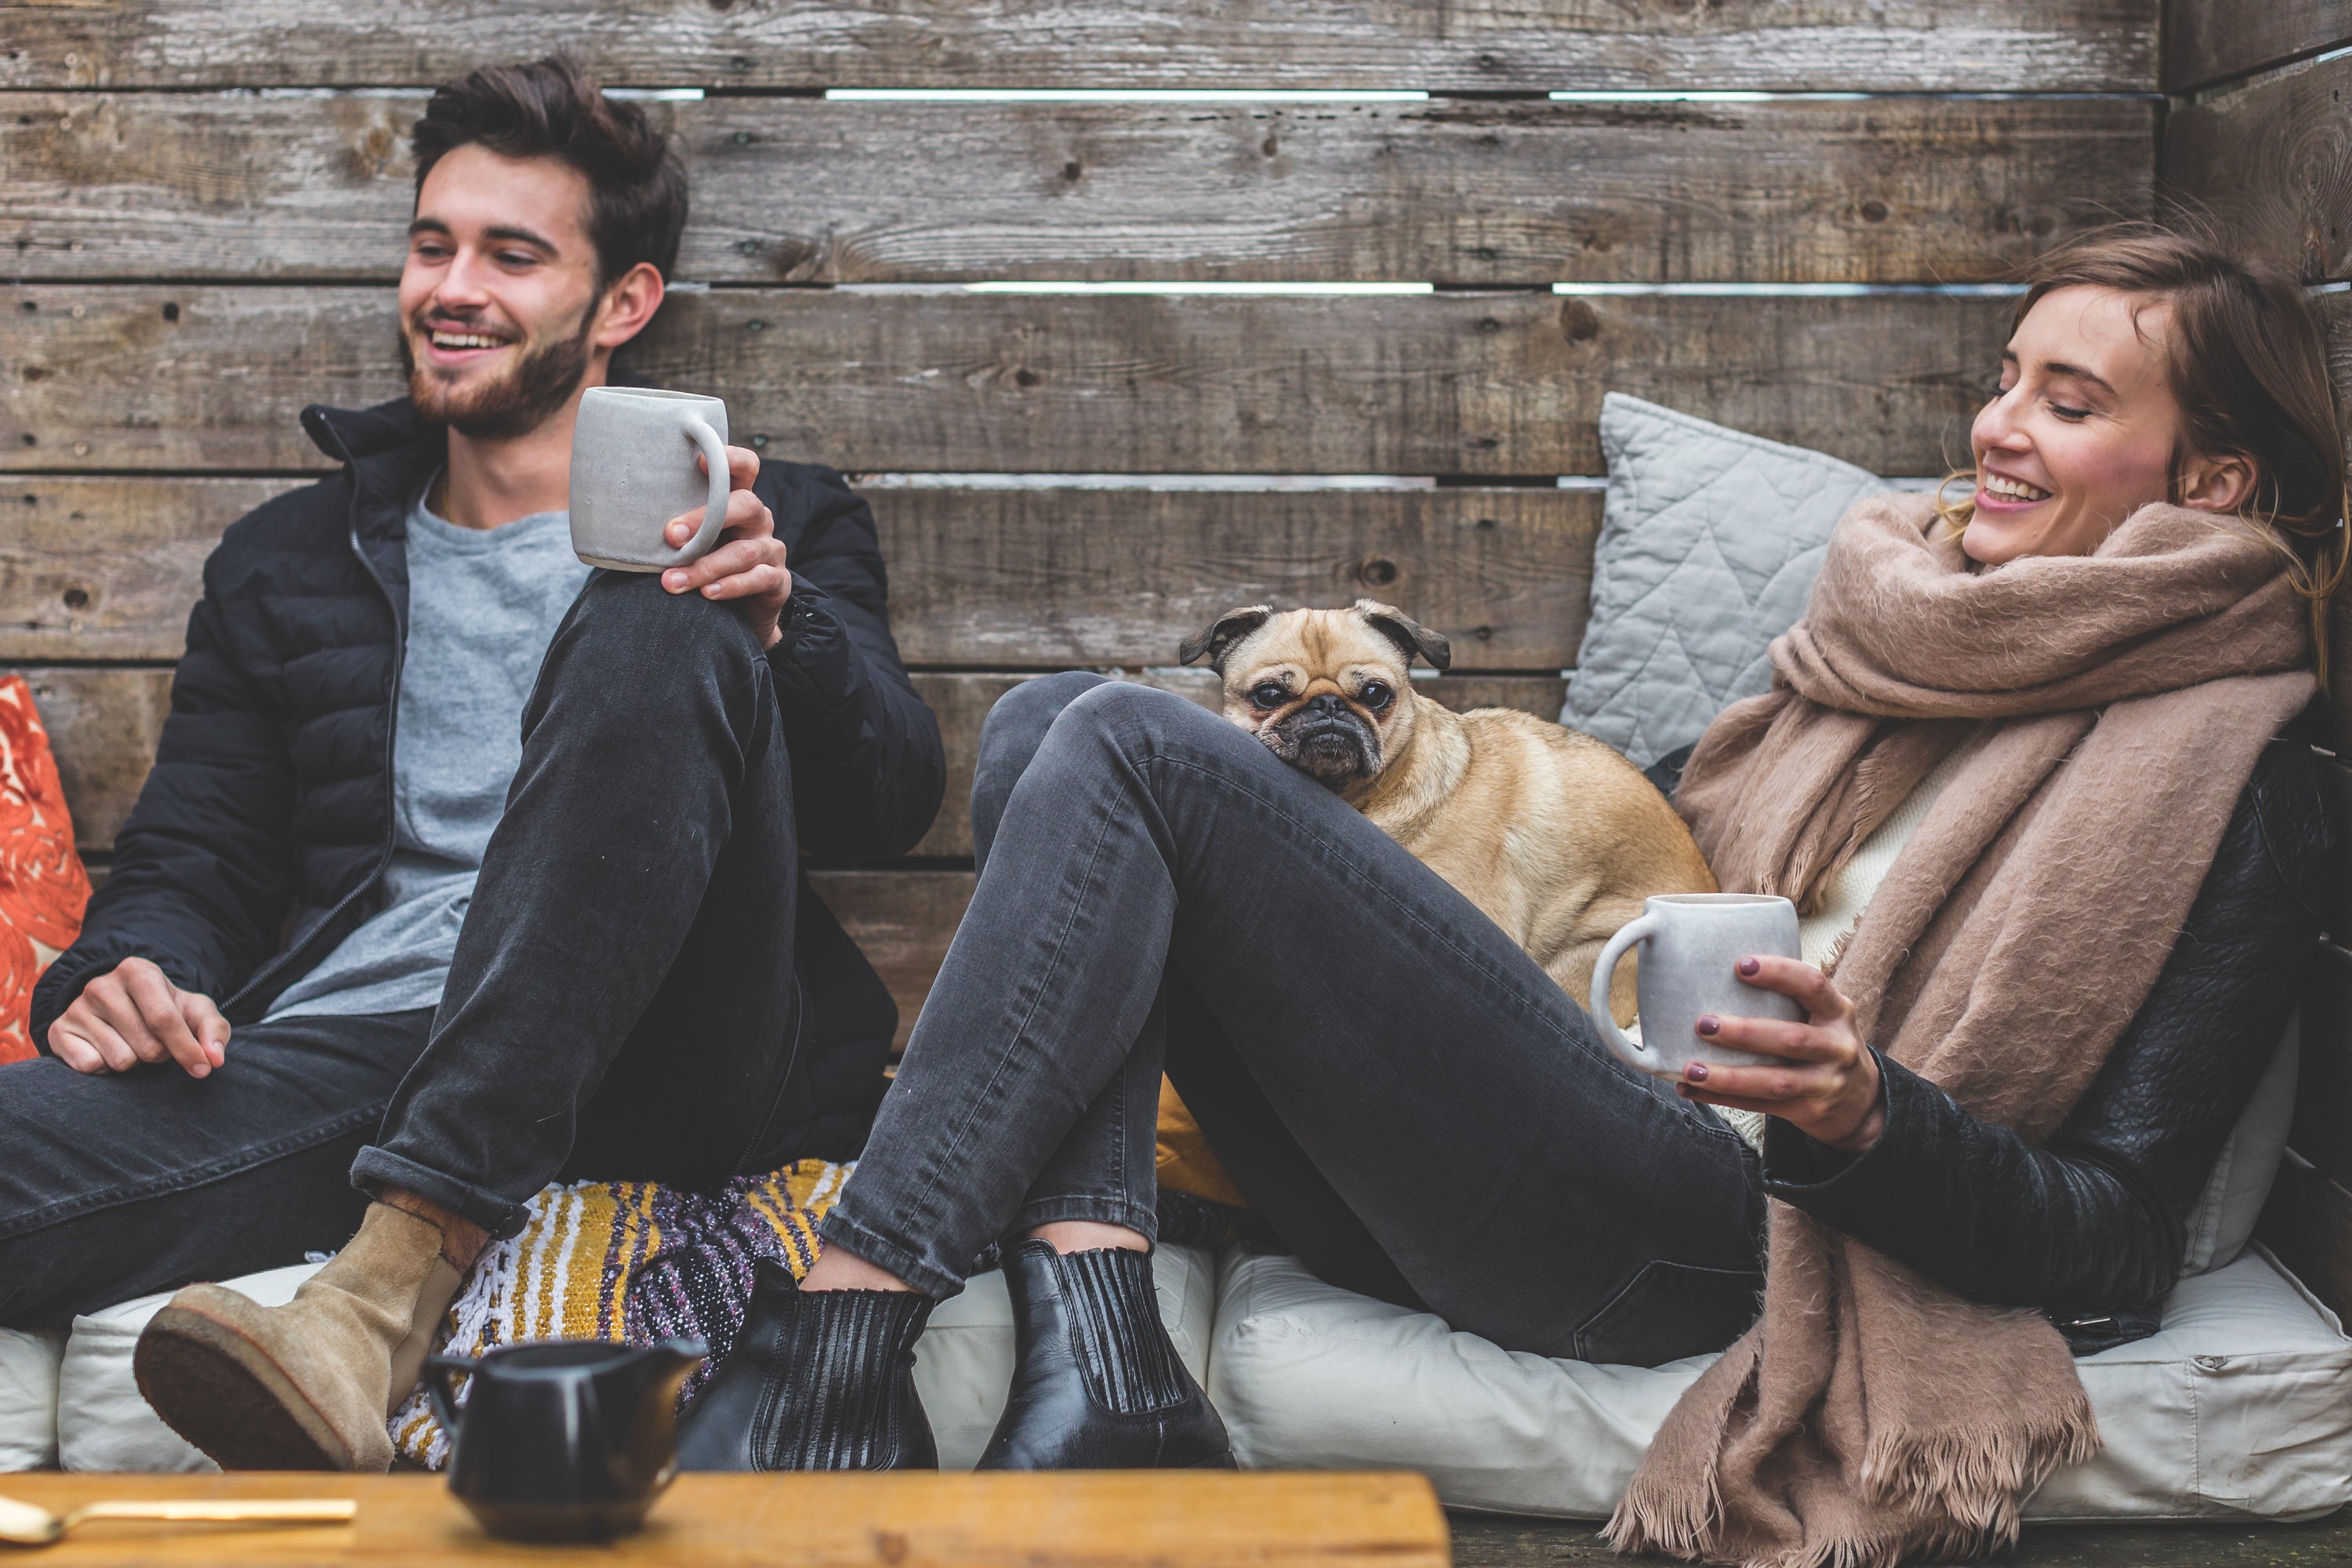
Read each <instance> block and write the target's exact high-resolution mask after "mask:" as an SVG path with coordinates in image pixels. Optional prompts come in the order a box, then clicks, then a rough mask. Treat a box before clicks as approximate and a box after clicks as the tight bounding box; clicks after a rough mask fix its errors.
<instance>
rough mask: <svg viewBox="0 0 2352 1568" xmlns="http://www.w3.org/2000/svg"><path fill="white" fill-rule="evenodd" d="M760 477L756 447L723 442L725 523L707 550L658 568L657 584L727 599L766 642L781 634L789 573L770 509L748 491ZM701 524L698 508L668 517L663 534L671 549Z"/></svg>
mask: <svg viewBox="0 0 2352 1568" xmlns="http://www.w3.org/2000/svg"><path fill="white" fill-rule="evenodd" d="M695 461H696V462H698V463H700V462H701V461H702V460H701V459H700V458H696V459H695ZM703 466H704V467H705V468H708V467H709V465H707V464H704V465H703ZM759 477H760V455H759V454H758V453H757V452H754V451H751V450H750V449H749V448H747V447H728V448H727V478H728V482H729V483H730V484H731V485H732V486H733V487H734V489H733V490H732V491H731V492H730V494H729V495H728V497H727V524H726V526H725V527H724V528H722V529H721V530H719V542H718V543H717V544H716V545H715V546H713V547H712V549H711V551H710V553H709V554H708V555H705V556H702V557H701V558H700V559H698V560H695V561H690V562H688V563H687V564H685V565H683V566H673V567H671V568H670V569H669V570H668V571H667V572H665V573H663V574H662V586H663V587H665V588H667V589H668V590H669V591H670V592H671V593H673V594H685V593H691V592H693V591H694V590H696V589H700V590H701V591H702V596H703V597H704V598H706V599H719V600H722V601H725V602H727V603H730V604H732V605H734V606H735V607H736V609H737V610H739V611H740V612H741V613H742V616H743V618H744V619H745V620H746V621H749V622H750V623H751V631H752V633H753V635H754V636H756V637H759V639H760V646H761V647H762V648H771V647H775V646H776V638H777V637H779V636H780V635H782V634H780V633H779V632H778V631H777V630H776V622H777V620H778V619H779V618H780V617H781V616H782V615H783V613H784V601H785V600H787V599H789V598H791V597H792V596H793V574H791V573H790V572H788V571H786V570H785V569H784V545H783V542H782V540H780V539H778V538H777V537H776V519H775V514H774V513H772V512H771V511H770V510H768V507H767V503H766V502H764V501H762V500H761V499H760V498H759V497H758V496H755V495H753V494H752V493H751V482H752V481H753V480H754V479H758V478H759ZM701 526H702V512H701V510H700V509H697V510H693V511H690V512H688V513H686V514H685V515H684V516H683V517H674V518H672V519H670V521H669V526H668V527H667V528H665V529H664V530H663V531H662V537H663V538H664V539H667V541H668V542H669V545H670V548H671V549H673V550H675V549H677V547H678V546H679V545H682V544H684V543H685V542H687V541H688V540H689V539H692V538H693V537H694V534H695V531H696V530H697V529H698V528H700V527H701Z"/></svg>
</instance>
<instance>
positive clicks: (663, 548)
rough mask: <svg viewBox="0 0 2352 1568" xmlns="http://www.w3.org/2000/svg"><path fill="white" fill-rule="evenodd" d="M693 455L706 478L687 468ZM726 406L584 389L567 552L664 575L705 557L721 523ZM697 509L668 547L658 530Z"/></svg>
mask: <svg viewBox="0 0 2352 1568" xmlns="http://www.w3.org/2000/svg"><path fill="white" fill-rule="evenodd" d="M698 451H699V452H700V453H701V454H702V458H703V461H704V462H705V463H707V464H708V465H709V470H710V471H709V473H708V474H707V475H706V474H699V473H697V472H696V471H695V468H694V456H695V453H696V452H698ZM729 488H730V487H729V481H728V477H727V405H726V404H724V403H722V402H720V401H719V399H718V398H716V397H704V396H702V395H699V394H698V393H692V392H661V391H656V390H655V389H654V388H652V387H644V386H592V387H590V388H589V389H588V390H587V391H586V392H584V393H583V394H582V395H581V396H580V417H579V419H578V421H577V422H576V423H575V424H574V425H573V426H572V551H573V552H574V553H576V554H577V555H578V556H579V557H580V559H581V560H583V561H584V562H586V563H588V564H589V565H591V566H604V567H609V568H610V569H612V570H613V571H615V572H662V571H667V570H668V569H669V568H670V567H672V566H683V565H685V564H686V563H688V562H689V561H692V560H694V559H696V558H697V557H698V556H701V555H704V554H706V553H708V552H709V550H710V547H711V546H712V545H714V544H716V543H718V542H719V530H721V529H723V528H725V527H726V526H727V492H728V489H729ZM697 506H699V507H701V508H702V526H701V527H700V528H698V529H697V530H696V531H695V534H694V537H693V538H692V539H689V540H688V541H687V542H685V543H684V544H682V545H678V546H676V547H673V546H672V545H671V544H670V542H669V541H668V540H667V539H666V538H665V537H663V534H662V526H663V524H665V523H667V522H668V521H669V520H670V519H671V518H674V517H677V516H678V515H680V514H681V513H684V512H688V511H691V510H694V509H695V508H696V507H697Z"/></svg>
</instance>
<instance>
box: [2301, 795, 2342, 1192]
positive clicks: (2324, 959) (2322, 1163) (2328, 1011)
mask: <svg viewBox="0 0 2352 1568" xmlns="http://www.w3.org/2000/svg"><path fill="white" fill-rule="evenodd" d="M2337 798H2338V799H2339V800H2340V799H2341V795H2338V797H2337ZM2288 1142H2289V1143H2290V1144H2291V1145H2292V1146H2293V1147H2294V1151H2295V1152H2297V1153H2299V1154H2301V1155H2302V1156H2303V1157H2304V1158H2305V1159H2306V1160H2308V1161H2310V1162H2311V1163H2313V1164H2314V1165H2315V1166H2317V1167H2318V1168H2319V1169H2320V1171H2321V1172H2322V1173H2325V1174H2326V1175H2327V1176H2329V1177H2330V1178H2332V1179H2334V1180H2335V1181H2337V1182H2341V1183H2344V1184H2347V1185H2352V952H2347V951H2346V950H2345V949H2344V948H2343V947H2342V946H2340V945H2338V944H2337V943H2336V942H2326V943H2323V944H2322V945H2321V950H2320V956H2319V957H2318V958H2317V959H2315V960H2314V961H2313V963H2312V968H2311V978H2310V981H2309V982H2308V984H2306V985H2305V988H2304V993H2303V1050H2302V1069H2301V1075H2300V1079H2299V1080H2298V1082H2297V1083H2296V1086H2295V1097H2294V1132H2293V1133H2292V1135H2291V1136H2290V1137H2289V1139H2288Z"/></svg>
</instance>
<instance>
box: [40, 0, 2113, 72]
mask: <svg viewBox="0 0 2352 1568" xmlns="http://www.w3.org/2000/svg"><path fill="white" fill-rule="evenodd" d="M2157 12H2158V0H2068V3H2067V4H2064V5H2053V4H2051V3H2050V0H1723V3H1719V4H1710V5H1682V4H1656V5H1628V4H1625V3H1623V0H1532V3H1519V4H1493V3H1486V4H1478V5H1444V6H1432V5H1420V4H1415V3H1414V0H1285V3H1283V4H1280V5H1268V4H1250V5H1203V4H1194V5H1092V6H1089V7H1087V9H1086V10H1085V11H1084V12H1082V13H1074V12H1071V11H1067V10H1063V9H1057V8H1054V7H1040V6H1028V5H1003V4H1001V3H999V0H919V3H909V0H863V3H861V4H856V5H843V4H840V3H839V0H773V3H772V4H766V5H744V6H736V5H724V6H722V5H715V4H711V3H709V0H641V3H625V0H512V3H509V4H506V5H463V6H461V5H452V4H447V3H446V0H445V3H443V4H437V5H395V4H393V3H391V0H362V3H359V4H353V5H341V6H334V7H327V8H321V7H319V6H315V5H301V4H298V3H295V0H245V3H244V4H240V5H234V6H223V5H216V4H213V3H212V0H82V3H80V4H76V5H32V6H18V7H16V8H15V9H13V10H12V11H11V12H10V13H9V34H8V37H7V40H6V43H5V47H0V85H4V86H9V87H34V88H88V87H113V88H126V87H180V88H190V87H385V86H392V87H421V86H429V85H430V84H432V83H434V82H436V81H439V80H442V79H446V78H449V77H453V76H457V75H458V74H460V73H462V72H464V71H467V70H470V69H472V68H474V67H476V66H478V65H479V64H481V63H482V62H483V61H485V60H498V59H520V58H530V57H533V56H536V55H540V54H543V53H545V52H546V50H547V49H548V48H549V47H550V46H551V45H552V44H555V43H558V42H561V43H562V44H564V45H566V46H568V47H572V48H575V49H578V50H580V51H581V52H582V53H583V55H585V56H586V58H587V59H588V62H589V66H590V68H591V69H593V70H594V71H595V72H597V73H598V74H599V76H600V77H601V79H604V81H605V82H607V83H608V84H613V85H621V84H627V85H635V86H656V87H662V86H668V87H703V88H739V89H740V88H800V89H808V88H828V87H967V88H968V87H997V88H1012V87H1028V88H1039V87H1044V88H1070V87H1077V88H1137V87H1157V88H1173V87H1193V88H1207V87H1214V88H1244V89H1246V88H1357V89H1361V88H1381V89H1386V88H1428V89H1456V90H1459V89H1534V90H1538V91H1540V90H1543V89H1555V90H1557V89H1596V88H1597V89H1626V88H1653V87H1661V86H1665V87H1685V86H1688V85H1690V84H1692V83H1704V84H1706V85H1707V86H1709V87H1717V88H1761V89H1800V90H1802V89H1853V90H1864V89H1873V90H1885V91H1960V92H1986V91H2116V90H2120V91H2147V90H2150V89H2153V88H2154V87H2155V85H2156V77H2157V58H2156V54H2157Z"/></svg>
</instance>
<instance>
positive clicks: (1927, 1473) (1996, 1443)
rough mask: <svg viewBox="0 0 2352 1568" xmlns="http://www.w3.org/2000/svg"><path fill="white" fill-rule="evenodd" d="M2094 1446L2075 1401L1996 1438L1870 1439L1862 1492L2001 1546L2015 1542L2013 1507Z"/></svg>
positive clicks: (2095, 1434)
mask: <svg viewBox="0 0 2352 1568" xmlns="http://www.w3.org/2000/svg"><path fill="white" fill-rule="evenodd" d="M2099 1447H2100V1439H2099V1426H2098V1422H2097V1421H2096V1420H2095V1419H2094V1418H2093V1416H2092V1415H2091V1407H2090V1401H2089V1400H2088V1399H2087V1398H2084V1397H2083V1396H2081V1395H2080V1394H2077V1395H2076V1397H2075V1398H2074V1399H2073V1400H2069V1401H2068V1402H2067V1407H2066V1408H2063V1409H2061V1410H2059V1411H2057V1412H2055V1413H2054V1414H2053V1415H2050V1416H2049V1417H2048V1418H2046V1419H2042V1420H2038V1421H2033V1422H2031V1423H2028V1424H2027V1425H2025V1426H2018V1427H2009V1428H2005V1429H2003V1430H2000V1431H1998V1432H1994V1433H1985V1432H1981V1431H1979V1432H1955V1431H1945V1432H1935V1433H1928V1434H1920V1433H1913V1432H1899V1431H1898V1432H1885V1433H1874V1434H1873V1435H1872V1436H1871V1439H1870V1445H1869V1447H1867V1448H1866V1449H1865V1450H1864V1454H1863V1458H1862V1478H1861V1479H1862V1489H1863V1493H1864V1496H1866V1497H1868V1498H1870V1499H1871V1500H1873V1501H1874V1502H1878V1503H1882V1504H1885V1506H1887V1507H1889V1508H1897V1509H1901V1510H1905V1511H1906V1512H1908V1513H1911V1514H1915V1515H1919V1516H1923V1517H1925V1518H1927V1519H1931V1520H1939V1521H1950V1527H1951V1528H1953V1529H1957V1530H1964V1531H1970V1532H1973V1533H1976V1534H1983V1533H1987V1532H1991V1533H1997V1534H1998V1535H2000V1538H2001V1539H2002V1541H2003V1542H2009V1541H2014V1540H2015V1539H2016V1538H2017V1510H2018V1500H2019V1499H2020V1498H2022V1497H2025V1496H2027V1495H2029V1494H2030V1493H2032V1490H2033V1489H2035V1488H2036V1487H2039V1486H2040V1485H2041V1484H2042V1482H2043V1481H2045V1480H2048V1479H2050V1476H2051V1473H2052V1472H2053V1471H2054V1470H2056V1469H2057V1468H2059V1467H2060V1466H2062V1465H2079V1464H2081V1463H2083V1462H2084V1460H2086V1459H2089V1458H2091V1457H2092V1456H2093V1455H2095V1454H2096V1453H2097V1452H2098V1451H2099Z"/></svg>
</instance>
